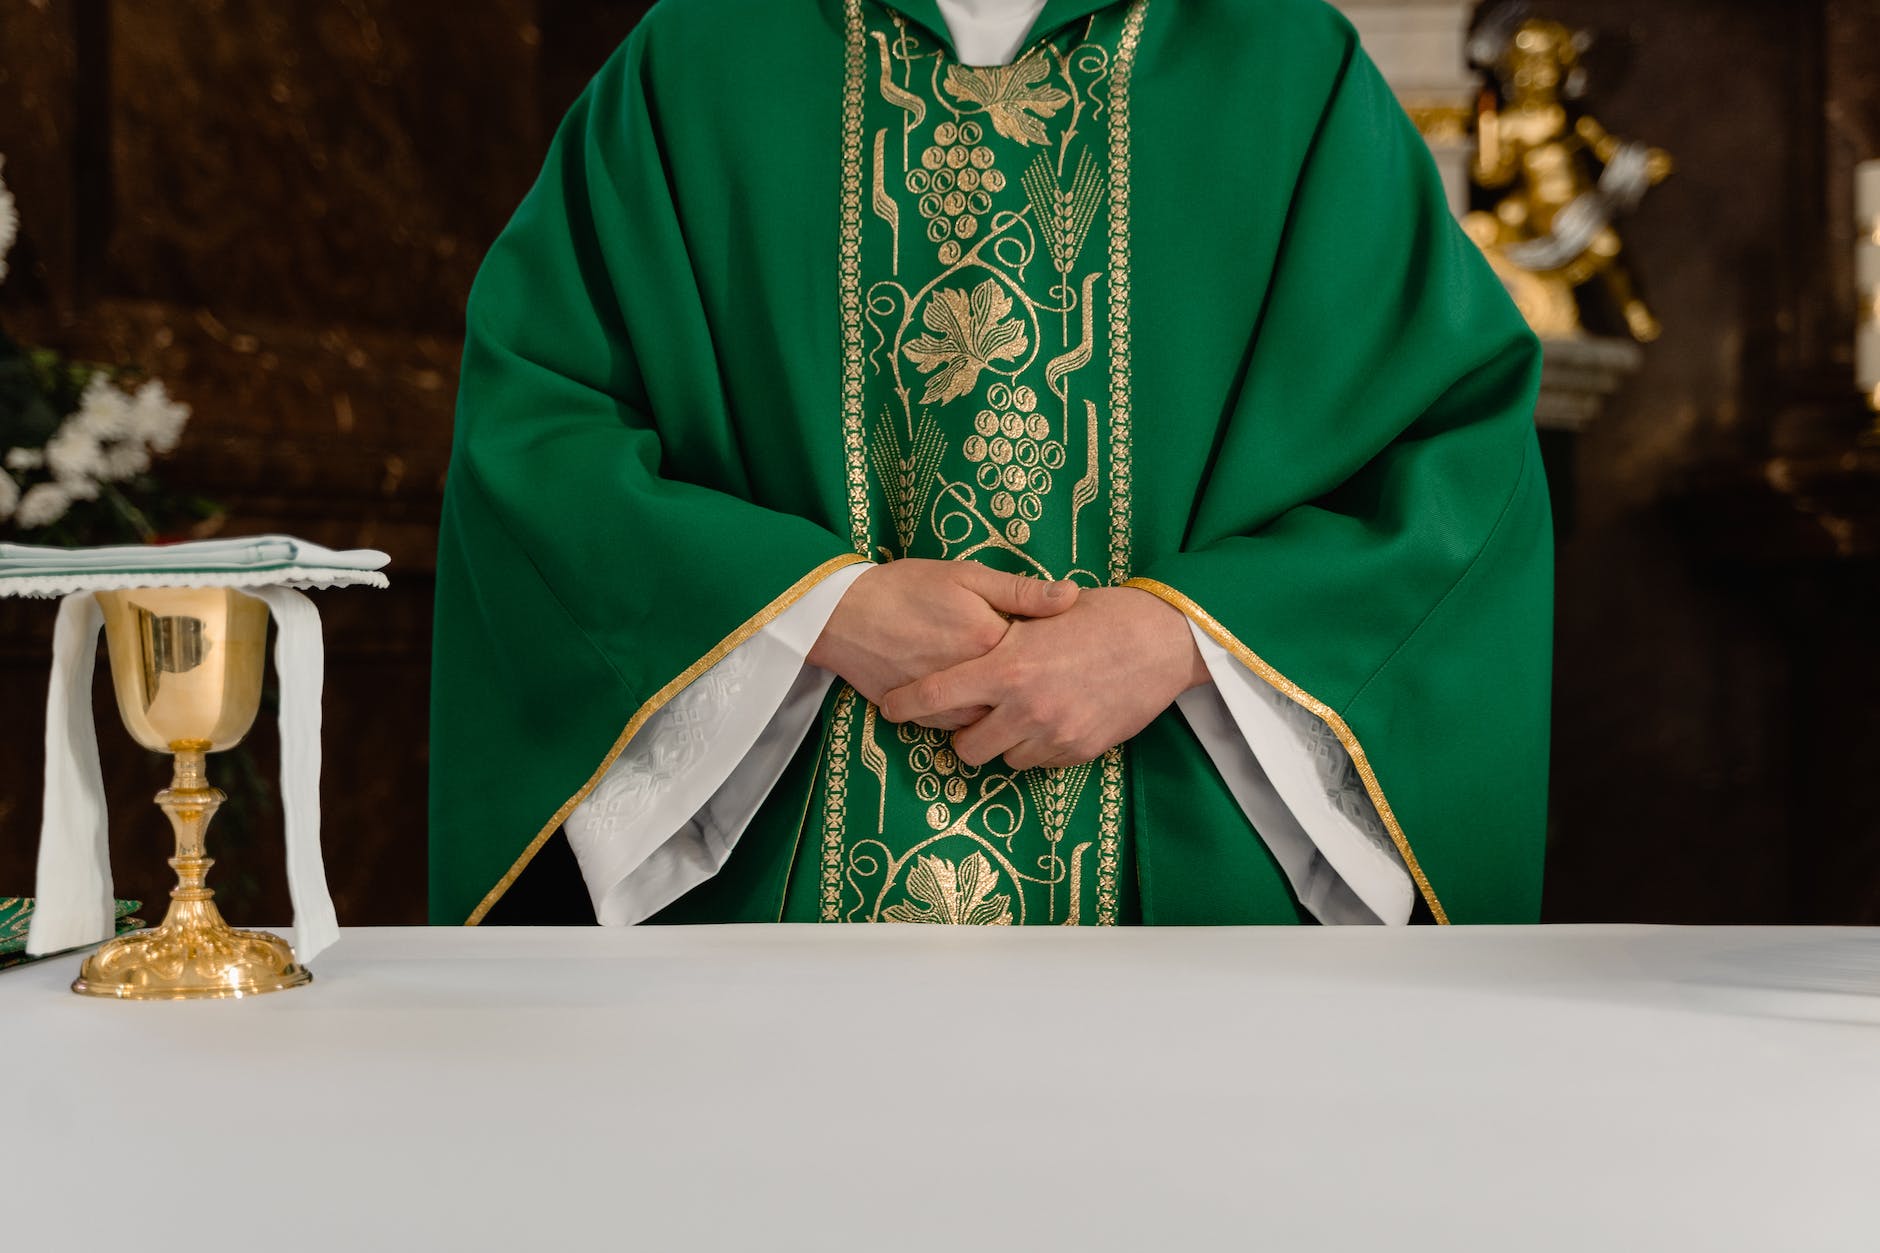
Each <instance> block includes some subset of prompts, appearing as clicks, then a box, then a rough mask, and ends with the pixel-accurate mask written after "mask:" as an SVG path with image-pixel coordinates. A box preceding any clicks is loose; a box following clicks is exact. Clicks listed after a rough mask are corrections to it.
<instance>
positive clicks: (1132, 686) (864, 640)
mask: <svg viewBox="0 0 1880 1253" xmlns="http://www.w3.org/2000/svg"><path fill="white" fill-rule="evenodd" d="M809 661H810V662H811V664H813V665H818V666H822V667H823V668H825V669H828V670H832V671H834V672H835V673H836V674H838V675H840V676H841V677H842V678H843V679H844V680H846V681H847V682H848V683H849V685H850V686H852V687H854V688H855V690H856V691H858V692H860V693H861V694H862V695H863V696H864V697H866V698H867V699H868V700H870V701H873V702H874V703H875V704H876V705H878V706H879V707H880V709H881V713H882V716H883V717H885V718H887V719H888V720H889V721H891V722H917V723H920V724H921V725H923V726H928V727H937V728H941V729H944V730H950V731H952V732H953V733H954V734H953V750H954V752H955V753H957V754H958V755H959V758H960V760H962V761H964V762H966V763H968V764H969V765H975V766H977V765H983V764H985V763H986V762H989V761H991V760H992V759H993V758H995V757H1001V756H1003V757H1004V758H1005V762H1006V764H1007V765H1008V766H1010V767H1011V768H1012V769H1014V770H1024V769H1028V768H1030V767H1033V766H1072V765H1077V764H1078V763H1080V762H1085V761H1090V760H1093V759H1094V758H1096V757H1099V756H1101V755H1102V754H1103V752H1104V750H1106V749H1108V748H1109V747H1111V746H1112V745H1115V744H1120V743H1122V742H1123V741H1124V740H1127V739H1129V738H1130V737H1131V736H1133V735H1135V734H1136V733H1137V732H1139V731H1141V730H1142V729H1143V728H1144V727H1146V726H1148V725H1149V723H1150V722H1151V721H1153V720H1154V719H1155V718H1156V716H1157V715H1159V714H1160V713H1161V712H1162V711H1163V710H1165V709H1167V708H1168V707H1169V705H1170V704H1172V703H1173V702H1174V700H1175V698H1176V697H1177V696H1179V695H1181V694H1182V693H1183V692H1184V691H1187V690H1188V689H1189V688H1191V687H1196V686H1198V685H1200V684H1202V683H1206V682H1208V681H1209V680H1208V672H1207V667H1206V665H1205V663H1203V661H1202V659H1201V654H1200V651H1199V650H1198V649H1196V647H1195V643H1194V638H1193V636H1192V635H1191V633H1190V632H1189V630H1188V622H1187V619H1186V618H1184V617H1183V616H1182V614H1181V612H1180V611H1179V610H1177V609H1175V608H1174V607H1173V606H1171V605H1169V604H1167V603H1166V602H1164V601H1162V600H1160V599H1159V598H1157V597H1155V596H1151V595H1150V594H1149V593H1147V592H1144V591H1140V590H1138V589H1136V588H1129V587H1105V588H1079V587H1078V586H1077V585H1076V584H1075V583H1072V582H1070V581H1069V580H1059V581H1057V582H1055V583H1053V582H1046V581H1044V580H1042V579H1032V578H1025V577H1023V576H1021V575H1016V574H1008V573H1005V572H1004V571H1000V570H994V569H992V568H991V567H990V566H985V565H981V564H980V563H978V562H976V561H930V560H925V559H922V558H905V559H902V560H899V561H892V562H888V563H887V564H885V565H879V566H876V567H875V568H874V569H871V570H868V571H866V572H864V573H863V574H862V575H861V576H860V577H859V578H857V579H856V580H855V582H854V583H853V584H851V585H850V587H849V590H848V591H847V592H846V593H844V594H843V597H842V600H841V602H840V603H839V604H838V605H837V606H836V610H835V612H834V613H833V614H832V615H830V618H829V622H828V624H827V625H826V626H825V627H824V628H823V633H822V637H821V638H820V639H818V640H817V642H816V646H815V647H814V648H813V649H812V650H811V651H810V655H809Z"/></svg>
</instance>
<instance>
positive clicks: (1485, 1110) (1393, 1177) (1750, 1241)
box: [0, 926, 1880, 1253]
mask: <svg viewBox="0 0 1880 1253" xmlns="http://www.w3.org/2000/svg"><path fill="white" fill-rule="evenodd" d="M76 967H77V961H76V959H74V958H72V957H69V956H68V957H63V958H58V959H55V960H52V961H49V962H43V963H40V964H38V965H36V966H31V967H26V968H23V969H19V970H15V971H12V972H9V973H5V974H0V1032H3V1033H4V1037H5V1061H4V1066H0V1113H3V1114H4V1117H5V1119H6V1122H7V1125H8V1126H9V1127H10V1128H11V1135H10V1136H9V1137H8V1141H9V1145H10V1151H9V1152H8V1153H7V1161H6V1162H5V1164H4V1165H3V1166H0V1196H4V1198H5V1199H4V1202H3V1203H0V1214H4V1220H3V1221H4V1224H5V1232H6V1243H7V1245H8V1247H9V1248H12V1249H18V1250H22V1251H25V1250H34V1251H39V1250H51V1251H54V1253H58V1251H60V1250H64V1249H68V1248H78V1247H84V1248H109V1247H132V1246H133V1245H134V1246H135V1247H142V1248H151V1247H156V1248H178V1249H182V1248H199V1247H242V1248H253V1249H258V1250H319V1251H320V1253H331V1251H332V1250H338V1249H388V1250H389V1249H395V1250H430V1249H437V1250H446V1249H448V1250H480V1249H505V1250H515V1249H527V1250H597V1249H632V1250H641V1249H644V1250H662V1251H663V1250H685V1249H728V1250H759V1249H762V1250H793V1249H806V1250H807V1249H816V1250H839V1249H871V1250H930V1249H931V1250H947V1251H948V1253H957V1251H958V1250H961V1249H966V1248H971V1249H975V1250H1005V1249H1020V1248H1025V1249H1078V1250H1109V1249H1116V1250H1123V1249H1130V1250H1137V1249H1140V1250H1156V1251H1161V1250H1169V1251H1180V1253H1188V1251H1190V1250H1203V1249H1266V1250H1274V1251H1276V1253H1302V1251H1306V1250H1339V1251H1340V1253H1344V1251H1353V1253H1357V1251H1362V1250H1370V1249H1393V1250H1400V1249H1415V1250H1424V1249H1427V1250H1445V1251H1451V1250H1459V1249H1461V1250H1485V1251H1487V1250H1492V1251H1494V1253H1543V1251H1551V1250H1561V1251H1563V1253H1565V1251H1569V1250H1570V1251H1572V1253H1583V1251H1585V1250H1593V1249H1598V1250H1641V1251H1651V1253H1658V1251H1662V1250H1686V1249H1689V1250H1704V1251H1705V1253H1718V1251H1720V1250H1738V1249H1741V1250H1755V1251H1756V1253H1768V1251H1769V1250H1773V1249H1781V1250H1785V1251H1809V1253H1813V1251H1817V1250H1849V1251H1850V1253H1851V1251H1853V1250H1860V1251H1861V1253H1872V1250H1874V1249H1876V1248H1880V933H1877V932H1872V931H1854V930H1832V929H1753V930H1752V929H1688V930H1679V929H1669V928H1647V927H1597V928H1527V929H1502V928H1480V929H1469V928H1455V929H1441V930H1438V929H1434V928H1417V929H1413V930H1411V931H1407V932H1406V931H1401V930H1390V931H1386V930H1381V929H1370V928H1316V927H1315V928H1287V929H1277V928H1276V929H1267V930H1241V929H1221V930H1142V929H1126V930H1102V931H1099V930H1082V931H1071V930H1062V929H1046V928H1036V929H1024V930H1020V929H1017V928H1014V929H1010V930H1006V929H1002V928H1001V929H994V928H985V929H978V928H939V927H893V926H878V927H757V928H752V927H734V928H697V927H673V928H652V927H647V928H636V929H625V930H612V929H607V930H603V929H598V928H581V929H566V930H551V929H502V928H481V929H476V930H462V929H437V930H425V929H369V930H349V931H348V932H346V934H345V938H344V940H343V941H342V942H341V943H340V944H339V945H338V946H336V947H335V948H334V949H332V950H331V951H330V952H328V953H327V954H326V955H325V956H324V957H323V958H322V959H321V960H320V961H319V962H318V963H317V965H316V968H315V974H316V981H315V982H314V984H313V985H312V986H311V987H310V988H307V989H304V990H300V991H293V992H287V993H281V994H277V995H273V996H267V997H262V998H260V999H256V1000H248V1001H241V1002H209V1003H197V1004H117V1003H107V1002H99V1001H93V1000H88V999H84V998H80V997H77V996H73V995H70V994H69V993H67V992H66V991H65V986H66V984H67V983H68V982H69V981H70V980H71V978H72V976H73V974H74V972H75V970H76ZM74 1231H81V1232H86V1233H89V1234H90V1237H91V1238H89V1239H87V1240H86V1241H85V1242H84V1243H83V1244H80V1245H75V1244H73V1243H72V1242H71V1239H72V1233H73V1232H74ZM205 1237H207V1242H206V1243H205Z"/></svg>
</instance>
